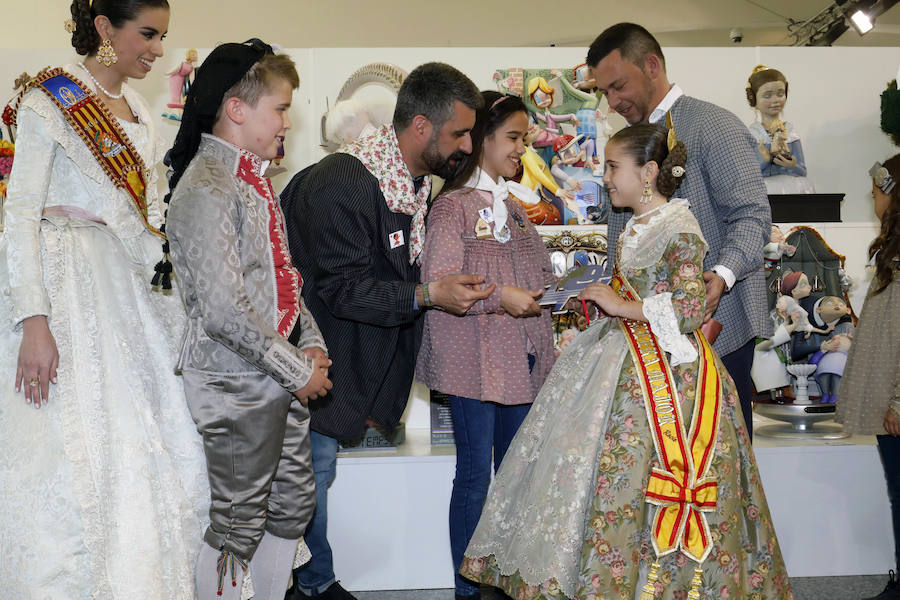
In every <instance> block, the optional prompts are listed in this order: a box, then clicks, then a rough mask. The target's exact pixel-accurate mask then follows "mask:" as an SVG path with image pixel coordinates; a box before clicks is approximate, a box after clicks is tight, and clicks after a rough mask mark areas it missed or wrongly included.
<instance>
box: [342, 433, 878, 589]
mask: <svg viewBox="0 0 900 600" xmlns="http://www.w3.org/2000/svg"><path fill="white" fill-rule="evenodd" d="M771 423H774V421H771V420H769V419H762V418H759V417H757V419H756V420H755V421H754V425H755V426H756V427H759V426H762V425H766V424H771ZM429 437H430V436H429V431H428V429H424V428H423V429H420V430H416V429H408V430H407V440H406V443H405V444H403V446H400V447H399V448H398V449H396V450H394V451H391V452H384V453H381V452H376V451H373V452H367V453H346V454H345V453H341V454H340V455H339V456H338V469H337V479H336V480H335V482H334V485H333V486H332V488H331V490H330V492H329V495H328V509H329V510H328V513H329V515H328V529H329V532H328V537H329V540H330V541H331V546H332V549H333V551H334V570H335V573H336V574H337V577H338V579H340V580H341V584H342V585H343V586H344V587H345V588H347V589H348V590H351V591H362V590H398V589H430V588H452V587H453V573H452V568H451V560H450V542H449V539H448V525H447V520H448V517H447V511H448V507H449V504H450V489H451V486H452V482H453V475H454V469H455V464H456V452H455V449H454V447H453V446H431V444H430V443H429ZM754 451H755V453H756V459H757V462H758V464H759V470H760V473H761V476H762V481H763V486H764V489H765V492H766V497H767V498H768V501H769V507H770V509H771V511H772V518H773V519H774V521H775V530H776V533H777V534H778V540H779V542H780V544H781V551H782V553H783V554H784V559H785V562H786V564H787V568H788V574H789V575H790V576H791V577H818V576H828V575H876V574H877V575H882V574H884V573H887V571H888V569H891V568H893V556H894V550H893V539H892V536H891V533H890V532H891V516H890V508H889V506H888V499H887V488H886V485H885V481H884V474H883V471H882V468H881V461H880V459H879V456H878V450H877V448H876V446H875V438H874V437H872V436H865V437H861V436H856V437H851V438H848V439H846V440H841V441H823V440H813V441H808V442H793V441H785V440H771V439H768V440H767V439H764V438H757V439H756V440H755V446H754Z"/></svg>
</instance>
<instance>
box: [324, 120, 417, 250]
mask: <svg viewBox="0 0 900 600" xmlns="http://www.w3.org/2000/svg"><path fill="white" fill-rule="evenodd" d="M338 152H343V153H344V154H349V155H350V156H353V157H356V158H357V159H358V160H359V161H360V162H361V163H362V164H363V166H365V167H366V169H368V170H369V173H371V174H372V175H373V176H374V177H375V179H377V180H378V187H379V188H380V189H381V193H382V195H384V201H385V202H386V203H387V207H388V208H389V209H390V210H391V212H395V213H402V214H404V215H410V216H412V225H410V228H409V264H413V263H419V262H421V257H420V255H421V253H422V246H423V245H424V242H425V212H426V211H427V210H428V199H429V197H430V196H431V177H426V178H425V181H424V182H423V183H422V187H420V188H419V191H418V193H416V188H415V184H414V183H413V178H412V175H411V174H410V172H409V168H408V167H407V166H406V162H404V160H403V155H402V154H401V153H400V144H399V143H398V142H397V134H396V133H395V132H394V126H393V125H385V126H383V127H382V128H381V129H379V130H378V131H376V132H375V133H373V134H371V135H369V136H366V137H364V138H360V139H358V140H356V141H354V142H350V143H349V144H346V145H344V146H342V147H341V148H340V149H339V150H338Z"/></svg>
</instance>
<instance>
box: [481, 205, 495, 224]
mask: <svg viewBox="0 0 900 600" xmlns="http://www.w3.org/2000/svg"><path fill="white" fill-rule="evenodd" d="M478 216H479V217H481V218H482V219H483V220H484V222H485V223H493V222H494V213H493V211H492V210H491V209H490V208H486V207H485V208H479V209H478Z"/></svg>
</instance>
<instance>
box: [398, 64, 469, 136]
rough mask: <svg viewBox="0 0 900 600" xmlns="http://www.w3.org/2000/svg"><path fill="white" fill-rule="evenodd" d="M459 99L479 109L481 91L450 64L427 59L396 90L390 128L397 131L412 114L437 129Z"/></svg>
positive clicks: (449, 117) (451, 113)
mask: <svg viewBox="0 0 900 600" xmlns="http://www.w3.org/2000/svg"><path fill="white" fill-rule="evenodd" d="M457 100H459V101H460V102H462V103H463V104H464V105H466V106H468V107H469V108H471V109H472V110H478V109H479V108H481V104H482V100H481V92H479V91H478V87H477V86H476V85H475V84H474V83H472V80H471V79H469V78H468V77H466V76H465V75H463V73H462V72H460V71H459V70H457V69H455V68H454V67H451V66H450V65H447V64H444V63H439V62H430V63H425V64H424V65H420V66H418V67H416V68H415V69H413V70H412V72H411V73H410V74H409V75H407V77H406V79H404V80H403V85H401V86H400V91H399V92H398V93H397V106H396V108H395V109H394V129H395V130H396V131H397V133H400V132H401V131H403V130H404V129H406V128H407V127H409V125H410V124H411V123H412V120H413V118H414V117H415V116H416V115H423V116H424V117H425V118H426V119H428V120H429V121H430V122H431V124H432V125H433V126H434V127H435V128H436V129H437V130H440V129H441V127H443V126H444V123H446V122H447V121H449V120H450V119H451V118H452V117H453V110H454V103H455V102H456V101H457Z"/></svg>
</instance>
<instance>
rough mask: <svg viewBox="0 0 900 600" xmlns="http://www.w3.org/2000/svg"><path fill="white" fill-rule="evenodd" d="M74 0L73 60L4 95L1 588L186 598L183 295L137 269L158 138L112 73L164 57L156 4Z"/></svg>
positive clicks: (157, 220) (193, 494)
mask: <svg viewBox="0 0 900 600" xmlns="http://www.w3.org/2000/svg"><path fill="white" fill-rule="evenodd" d="M71 10H72V17H73V21H71V22H70V23H69V27H68V28H69V29H70V30H71V29H74V32H73V35H72V45H73V46H74V47H75V48H76V50H77V51H78V53H79V54H81V55H85V58H84V60H83V62H81V63H79V64H74V65H66V66H64V67H61V68H58V69H53V70H50V71H47V72H42V74H41V75H39V76H38V77H36V78H35V79H34V80H32V83H31V84H29V86H28V87H27V88H26V91H25V93H24V95H22V96H20V98H19V99H18V100H19V101H18V106H17V108H18V112H17V129H18V137H17V140H16V142H17V147H16V158H15V163H14V165H13V170H12V173H11V177H10V183H9V190H8V196H7V200H6V204H5V210H6V227H5V231H4V232H3V233H2V237H0V295H2V298H3V301H2V302H0V382H2V384H0V556H2V557H3V560H2V561H0V564H2V567H0V577H2V579H0V580H2V582H3V584H2V586H3V591H2V593H0V596H3V597H4V598H16V599H26V598H28V599H31V598H34V599H41V600H43V599H44V598H66V599H72V600H76V599H77V600H81V599H87V598H94V599H97V600H101V599H102V600H107V599H118V598H126V597H127V598H133V597H140V598H145V599H154V600H173V599H190V598H193V596H194V592H193V574H192V565H193V564H194V558H195V556H196V552H197V551H198V542H199V540H200V534H201V532H202V523H201V521H202V520H203V518H204V517H203V515H202V512H203V511H204V509H205V506H206V502H207V499H208V497H207V494H208V484H207V482H206V476H205V465H204V462H203V453H202V446H201V439H200V436H199V434H197V432H196V429H195V427H194V424H193V422H192V420H191V418H190V415H189V413H188V410H187V406H186V404H185V401H184V394H183V391H182V385H181V381H180V378H178V377H177V376H176V375H175V373H174V366H175V364H176V360H177V356H176V349H177V348H178V345H179V342H180V339H181V335H182V329H183V323H184V312H183V307H182V305H181V303H180V300H179V297H178V295H177V294H173V295H165V294H162V293H158V292H154V291H152V290H151V283H150V281H151V277H152V276H153V274H154V264H155V263H156V262H157V260H158V259H159V258H160V256H161V255H162V246H161V242H162V241H163V240H162V237H161V234H160V232H159V227H160V225H161V223H162V211H161V208H160V202H159V198H158V195H157V191H156V185H157V176H156V173H155V170H154V167H155V166H156V165H157V164H158V162H159V161H160V159H161V157H162V154H163V152H164V148H163V147H162V146H161V142H160V140H159V139H158V138H157V135H156V131H155V129H154V127H153V124H152V121H151V115H150V111H149V108H148V106H147V104H146V102H145V101H144V100H143V99H142V98H141V97H140V96H139V95H138V94H137V93H136V92H135V91H134V90H132V89H131V88H130V87H129V86H128V85H127V84H126V83H125V81H126V79H128V78H137V79H140V78H143V77H144V76H145V75H146V74H147V72H149V71H150V69H151V68H152V65H153V62H154V60H155V59H157V58H159V57H160V56H162V45H161V42H162V39H163V38H164V37H165V34H166V31H167V29H168V23H169V7H168V3H167V2H166V0H94V1H93V3H91V2H90V1H89V0H75V1H73V2H72V8H71ZM63 88H65V89H63ZM76 113H77V115H76ZM79 123H81V128H80V129H79ZM144 186H145V187H146V190H145V192H143V193H142V188H143V187H144ZM35 409H39V410H35Z"/></svg>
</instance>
